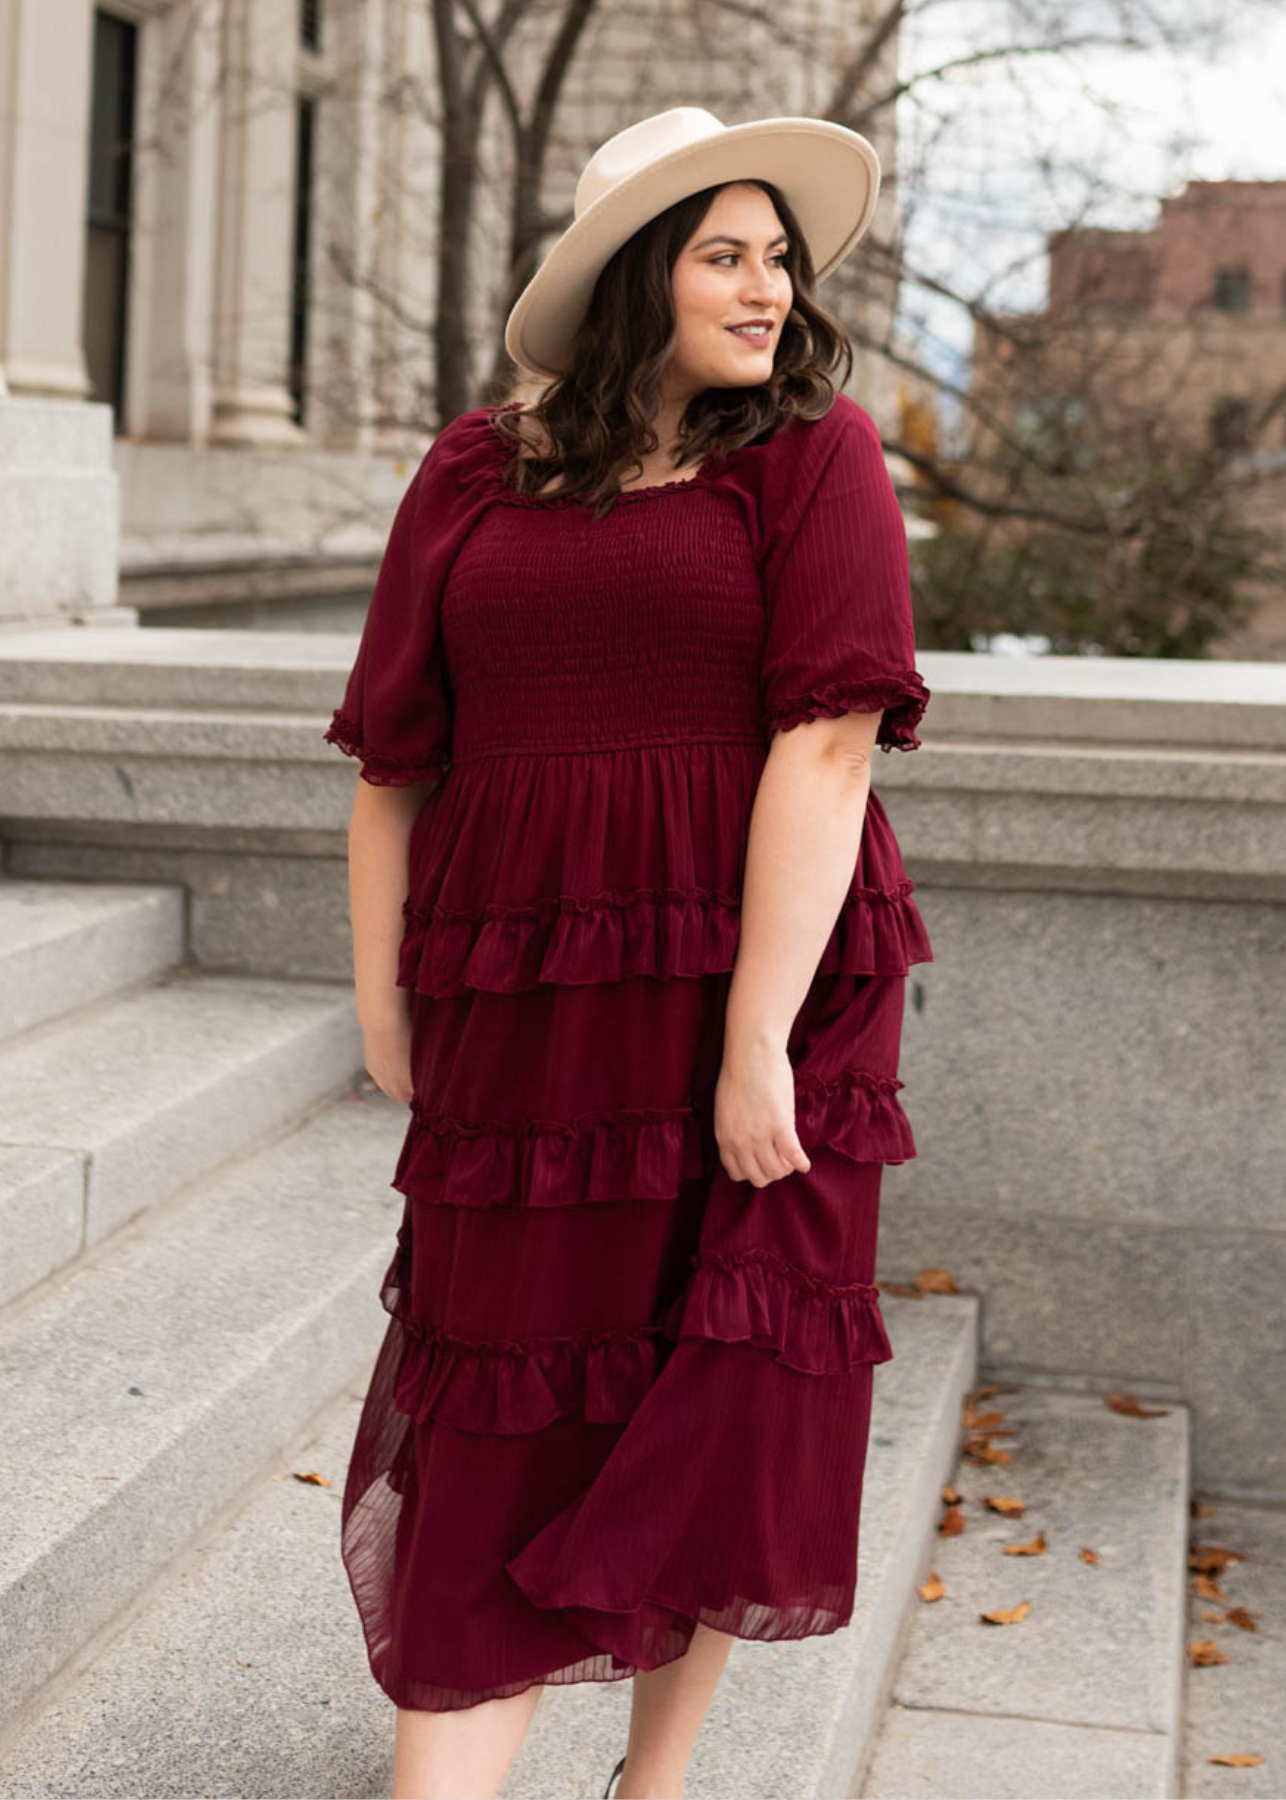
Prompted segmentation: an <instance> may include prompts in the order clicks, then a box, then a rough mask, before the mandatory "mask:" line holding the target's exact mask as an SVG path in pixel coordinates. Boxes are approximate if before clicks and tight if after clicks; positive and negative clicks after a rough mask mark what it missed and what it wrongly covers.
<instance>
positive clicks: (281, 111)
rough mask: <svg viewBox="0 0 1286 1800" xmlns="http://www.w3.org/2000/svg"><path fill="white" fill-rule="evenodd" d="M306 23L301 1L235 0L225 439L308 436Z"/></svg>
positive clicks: (227, 127) (221, 236) (225, 161)
mask: <svg viewBox="0 0 1286 1800" xmlns="http://www.w3.org/2000/svg"><path fill="white" fill-rule="evenodd" d="M298 29H299V26H298V8H297V6H296V4H295V0H225V13H224V40H223V41H224V70H223V75H224V111H223V143H222V155H221V166H220V175H219V228H218V245H219V251H218V270H217V275H216V281H217V286H216V320H215V372H214V395H213V399H214V417H213V421H212V427H211V438H212V439H213V441H215V442H216V443H224V444H252V445H255V444H258V445H264V444H267V445H273V444H276V445H282V444H298V443H300V442H302V441H303V434H302V433H301V431H300V430H299V427H298V426H297V425H296V424H295V423H294V419H293V417H292V414H293V411H294V407H293V403H292V401H291V397H290V391H289V388H288V386H287V382H288V379H289V373H288V371H289V358H290V276H291V250H292V245H293V242H294V200H295V96H296V75H297V70H296V64H297V58H298Z"/></svg>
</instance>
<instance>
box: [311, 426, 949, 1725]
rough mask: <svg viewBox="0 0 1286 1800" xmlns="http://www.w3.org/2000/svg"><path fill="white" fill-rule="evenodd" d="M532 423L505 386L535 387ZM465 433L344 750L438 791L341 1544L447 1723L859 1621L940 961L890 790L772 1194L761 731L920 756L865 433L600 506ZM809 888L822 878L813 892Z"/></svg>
mask: <svg viewBox="0 0 1286 1800" xmlns="http://www.w3.org/2000/svg"><path fill="white" fill-rule="evenodd" d="M514 404H517V403H514ZM503 410H505V409H504V408H496V407H480V408H477V409H475V410H472V411H469V412H465V413H463V414H461V415H460V416H459V417H458V418H457V419H455V420H454V421H453V422H452V423H451V424H450V425H449V426H447V427H446V429H445V430H443V431H442V432H441V433H440V434H439V435H438V437H437V439H436V441H435V442H434V444H433V446H432V448H431V449H430V451H429V453H428V455H427V457H426V458H425V459H424V461H423V462H422V464H421V465H420V467H419V469H418V471H417V473H416V474H415V476H414V478H413V480H412V481H411V484H410V487H409V489H408V490H407V492H406V495H405V497H404V499H403V501H402V504H401V506H400V508H399V510H398V513H397V516H396V519H395V522H394V525H393V528H392V532H391V535H390V538H389V542H388V547H387V550H386V552H385V556H384V561H383V564H382V567H381V570H380V574H379V578H378V581H377V584H376V587H375V591H374V594H373V597H372V600H371V605H370V609H369V612H368V615H367V620H366V624H365V628H364V631H363V635H362V639H361V644H360V648H359V651H358V655H357V659H356V662H355V664H354V666H353V669H352V672H351V674H350V676H349V680H348V685H347V689H346V691H345V694H344V698H343V702H342V705H341V706H340V707H339V708H338V709H337V710H336V713H335V716H334V719H333V721H332V724H331V726H330V728H329V729H328V731H327V732H326V737H327V738H328V740H329V741H331V742H332V743H335V744H337V745H339V747H340V748H341V749H342V750H344V751H346V752H348V753H349V754H351V755H354V756H356V757H359V758H360V759H361V764H362V767H361V774H362V776H363V777H364V778H365V779H366V780H367V781H369V782H372V783H376V784H398V783H407V782H412V781H424V780H428V779H432V780H434V781H436V783H437V785H436V786H435V787H434V788H433V789H432V790H431V791H430V792H429V793H428V795H427V797H426V798H425V800H424V802H423V804H422V806H421V807H420V809H419V811H418V812H417V814H416V817H415V821H414V824H413V827H412V833H411V839H410V847H409V857H408V880H407V892H406V898H405V904H404V907H403V913H404V918H405V932H404V937H403V941H402V946H401V953H400V968H399V973H398V980H399V983H400V985H402V986H403V987H405V988H407V989H408V990H409V991H410V1004H411V1007H412V1046H413V1047H412V1074H413V1080H414V1092H415V1098H414V1100H413V1102H412V1104H411V1108H410V1116H409V1122H408V1129H407V1133H406V1139H405V1143H404V1145H403V1147H402V1151H401V1155H400V1157H399V1160H398V1162H397V1167H396V1170H395V1173H394V1175H393V1180H392V1185H393V1186H394V1187H395V1188H396V1189H397V1190H398V1191H399V1192H400V1193H402V1194H403V1195H404V1196H405V1199H404V1204H403V1212H402V1219H401V1224H400V1226H399V1228H398V1232H397V1242H396V1249H395V1250H394V1252H393V1256H392V1260H391V1262H390V1264H389V1267H388V1270H387V1273H386V1275H385V1277H384V1279H383V1282H382V1286H381V1299H382V1301H383V1304H384V1306H385V1307H386V1309H387V1311H388V1313H389V1315H390V1318H389V1324H388V1327H387V1331H386V1335H385V1339H384V1342H383V1346H382V1348H381V1350H380V1353H379V1356H378V1359H377V1362H376V1365H375V1369H374V1372H373V1375H372V1378H371V1382H370V1387H369V1390H368V1392H367V1395H366V1399H365V1404H364V1407H363V1410H362V1413H361V1418H360V1423H359V1427H358V1431H357V1436H356V1441H355V1443H354V1446H353V1454H352V1459H351V1463H350V1467H349V1470H348V1476H347V1482H346V1486H345V1492H344V1496H343V1507H342V1553H343V1559H344V1562H345V1566H346V1569H347V1572H348V1577H349V1580H350V1583H351V1586H352V1590H353V1595H354V1598H355V1600H356V1603H357V1608H358V1611H359V1614H360V1617H361V1621H362V1626H363V1630H364V1633H365V1637H366V1645H367V1651H368V1655H369V1659H370V1665H371V1669H372V1673H373V1674H374V1677H375V1679H376V1681H377V1682H378V1684H379V1685H380V1686H381V1687H382V1688H383V1690H384V1691H385V1693H386V1694H387V1695H388V1696H389V1697H390V1699H392V1700H393V1701H394V1702H395V1703H396V1704H397V1705H399V1706H402V1707H412V1708H419V1709H425V1710H431V1711H440V1710H446V1709H450V1708H456V1707H462V1706H468V1705H471V1704H473V1703H475V1702H477V1701H480V1700H484V1699H488V1698H491V1697H495V1696H501V1695H508V1694H514V1693H517V1692H519V1691H520V1690H522V1689H523V1688H526V1687H528V1686H530V1685H531V1684H532V1683H534V1682H546V1683H556V1682H557V1683H560V1682H572V1681H615V1680H619V1679H621V1678H623V1677H626V1676H629V1675H631V1674H633V1673H634V1672H635V1670H636V1669H654V1668H657V1667H659V1666H660V1665H661V1664H662V1663H665V1662H668V1661H670V1660H671V1659H672V1658H674V1657H676V1656H680V1655H682V1653H683V1652H684V1650H685V1649H686V1648H687V1645H688V1643H689V1640H690V1639H691V1636H692V1632H693V1629H694V1627H695V1625H696V1623H697V1621H698V1620H703V1621H705V1622H706V1623H707V1624H709V1625H712V1626H714V1627H716V1628H717V1629H718V1630H721V1631H725V1632H732V1633H735V1634H736V1635H737V1636H739V1637H744V1638H757V1639H775V1638H798V1637H804V1636H808V1635H812V1634H818V1633H824V1632H831V1631H834V1630H836V1629H837V1628H838V1627H840V1626H842V1625H844V1624H846V1623H847V1622H848V1620H849V1618H850V1616H851V1611H852V1604H853V1597H854V1590H855V1586H856V1580H857V1542H858V1522H859V1511H860V1501H861V1489H862V1474H863V1467H864V1462H865V1456H866V1447H867V1438H868V1431H869V1425H870V1404H871V1389H872V1371H873V1365H874V1364H876V1363H879V1362H884V1361H887V1360H888V1359H889V1358H890V1357H891V1356H892V1350H891V1348H890V1345H889V1341H888V1338H887V1336H886V1334H885V1328H884V1323H883V1320H882V1319H881V1316H880V1310H879V1304H878V1298H877V1296H878V1292H879V1290H878V1288H877V1287H876V1285H875V1283H874V1280H873V1272H874V1263H875V1249H876V1231H877V1218H878V1209H879V1189H880V1176H881V1169H882V1165H883V1164H885V1163H900V1162H903V1161H905V1160H907V1159H908V1158H910V1157H912V1156H914V1155H915V1153H916V1152H915V1145H914V1141H913V1138H912V1133H911V1129H910V1124H909V1121H908V1119H907V1117H906V1115H905V1113H904V1112H903V1110H902V1107H901V1104H900V1101H899V1089H900V1088H901V1087H902V1085H903V1084H902V1083H901V1082H900V1081H899V1079H898V1076H897V1067H898V1052H899V1042H900V1036H901V1026H902V1010H903V993H904V988H905V976H906V973H907V970H908V967H909V966H910V965H911V964H913V963H917V962H931V961H932V960H933V957H932V952H931V949H930V945H929V941H928V937H927V935H926V932H925V929H924V926H923V923H922V921H921V918H920V915H919V912H918V911H917V908H916V904H915V901H914V900H913V899H912V886H913V884H912V882H911V881H910V880H909V879H908V877H907V875H906V872H905V870H904V868H903V865H902V859H901V855H900V853H899V850H898V846H897V842H896V839H895V837H894V834H893V831H892V829H891V827H890V825H889V822H888V819H887V817H886V815H885V812H884V809H883V807H882V805H881V804H880V800H879V798H878V795H877V794H876V793H875V791H874V790H873V789H872V790H871V791H870V793H869V795H868V798H867V804H866V814H865V824H864V829H863V835H862V840H861V848H860V852H859V854H858V857H857V862H856V866H855V868H854V871H853V876H852V881H851V884H850V887H849V890H848V893H847V896H846V898H845V900H844V903H843V906H842V909H841V911H840V913H839V915H838V917H837V919H836V923H835V927H834V930H833V931H832V933H831V936H830V939H829V941H828V942H827V944H826V946H825V949H824V951H823V954H822V956H821V959H820V963H819V965H818V969H817V972H816V974H815V976H814V978H813V981H812V984H811V987H810V989H809V991H808V994H807V997H806V999H805V1001H804V1003H803V1005H802V1006H801V1008H800V1010H799V1013H798V1015H797V1017H796V1020H795V1023H794V1026H793V1028H792V1030H791V1033H790V1037H789V1042H788V1046H787V1049H788V1055H789V1058H790V1061H791V1063H792V1065H793V1067H794V1071H795V1091H796V1126H797V1131H798V1134H799V1138H800V1141H801V1143H802V1145H803V1147H804V1149H805V1150H806V1151H807V1153H808V1155H809V1157H810V1159H811V1165H812V1166H811V1169H810V1170H809V1172H808V1173H807V1174H803V1173H792V1174H789V1175H787V1176H786V1177H784V1178H783V1179H781V1180H779V1181H774V1182H771V1183H769V1184H768V1185H767V1186H764V1187H762V1188H756V1187H755V1186H754V1185H753V1183H751V1182H749V1181H734V1180H733V1179H732V1178H731V1177H730V1176H729V1175H728V1173H727V1171H726V1170H725V1169H724V1168H723V1166H722V1163H721V1161H720V1158H719V1155H718V1150H717V1146H716V1144H715V1140H714V1135H713V1129H712V1121H713V1095H714V1087H715V1082H716V1079H717V1077H718V1074H719V1067H720V1060H721V1053H722V1042H723V1029H724V1012H725V1006H726V1000H727V994H728V986H729V982H730V979H731V971H732V967H733V962H734V959H735V956H736V950H737V940H738V926H739V903H740V895H741V888H742V878H743V874H744V867H745V850H746V843H747V835H748V830H749V824H750V816H751V809H752V806H753V802H754V798H755V790H756V785H757V782H758V779H759V776H760V773H761V771H762V769H763V766H764V762H765V758H766V756H767V753H768V746H769V742H770V734H771V733H772V732H773V731H774V730H789V729H791V728H793V727H796V726H798V725H800V724H801V723H803V722H804V721H807V720H811V719H814V718H816V717H818V716H823V715H824V716H828V717H834V716H837V715H839V714H840V713H842V712H844V711H846V710H856V711H876V710H879V709H883V717H882V719H881V722H880V726H879V737H878V743H879V745H880V746H881V747H882V748H883V749H884V750H886V751H887V750H890V749H893V748H895V747H896V748H898V749H902V750H911V749H915V748H917V747H918V745H919V742H920V740H919V738H918V737H917V736H916V732H915V727H916V725H917V723H918V722H919V720H920V718H921V716H922V714H923V712H924V708H925V705H926V702H927V700H928V697H929V690H928V689H927V688H926V687H925V685H924V682H923V681H922V679H921V677H920V676H919V675H918V674H917V672H916V670H915V667H914V663H915V644H914V637H913V628H912V616H911V602H910V593H909V586H908V578H907V557H906V534H905V530H904V527H903V522H902V518H901V514H900V512H899V510H898V506H897V502H896V498H895V496H894V493H893V489H892V486H891V483H890V481H889V477H888V474H887V472H886V469H885V465H884V460H883V456H882V453H881V448H880V442H879V437H878V434H877V432H876V430H875V427H874V425H873V424H872V422H871V420H870V418H869V416H868V415H867V414H866V412H865V411H864V410H863V409H862V408H861V407H860V406H858V405H857V404H856V403H855V402H854V401H853V400H851V399H849V398H848V397H847V396H844V395H840V396H838V397H837V398H836V400H835V402H834V404H833V406H832V407H831V409H830V411H829V412H828V413H827V415H826V416H825V417H824V418H822V419H819V420H815V421H811V422H803V421H798V420H792V421H791V422H789V423H788V424H787V425H785V426H784V427H782V428H780V429H779V430H778V431H777V432H776V433H775V434H774V435H773V436H771V437H770V438H769V439H768V440H767V441H765V442H761V443H755V444H751V445H748V446H746V447H744V448H743V449H741V450H738V451H735V452H733V453H731V454H729V455H727V456H724V457H720V456H717V455H712V456H710V457H707V458H706V460H705V462H703V463H702V465H701V467H700V469H699V471H698V473H697V474H696V475H695V476H694V477H683V476H680V477H677V478H676V479H675V480H674V481H670V482H666V483H663V484H662V485H660V486H654V487H651V488H639V489H634V490H626V491H625V492H624V493H623V494H622V495H621V496H620V497H619V498H618V499H617V500H616V501H615V503H614V505H613V506H612V507H611V509H610V510H609V511H608V512H607V513H606V514H605V515H604V516H602V517H600V518H598V519H596V518H595V517H594V509H593V507H592V506H591V504H590V503H589V502H587V501H585V500H583V499H578V498H575V497H571V498H569V497H567V496H552V497H533V496H522V495H520V494H518V493H517V492H515V491H514V490H513V489H512V488H511V487H510V486H509V485H508V482H507V480H506V464H507V461H508V458H509V455H510V447H509V445H508V444H507V443H505V442H502V440H501V439H500V438H499V437H498V436H497V434H496V432H495V430H494V428H493V425H492V419H493V417H494V415H495V414H496V413H497V412H499V411H503ZM808 878H809V875H808V871H806V870H801V871H800V879H801V880H807V879H808Z"/></svg>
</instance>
